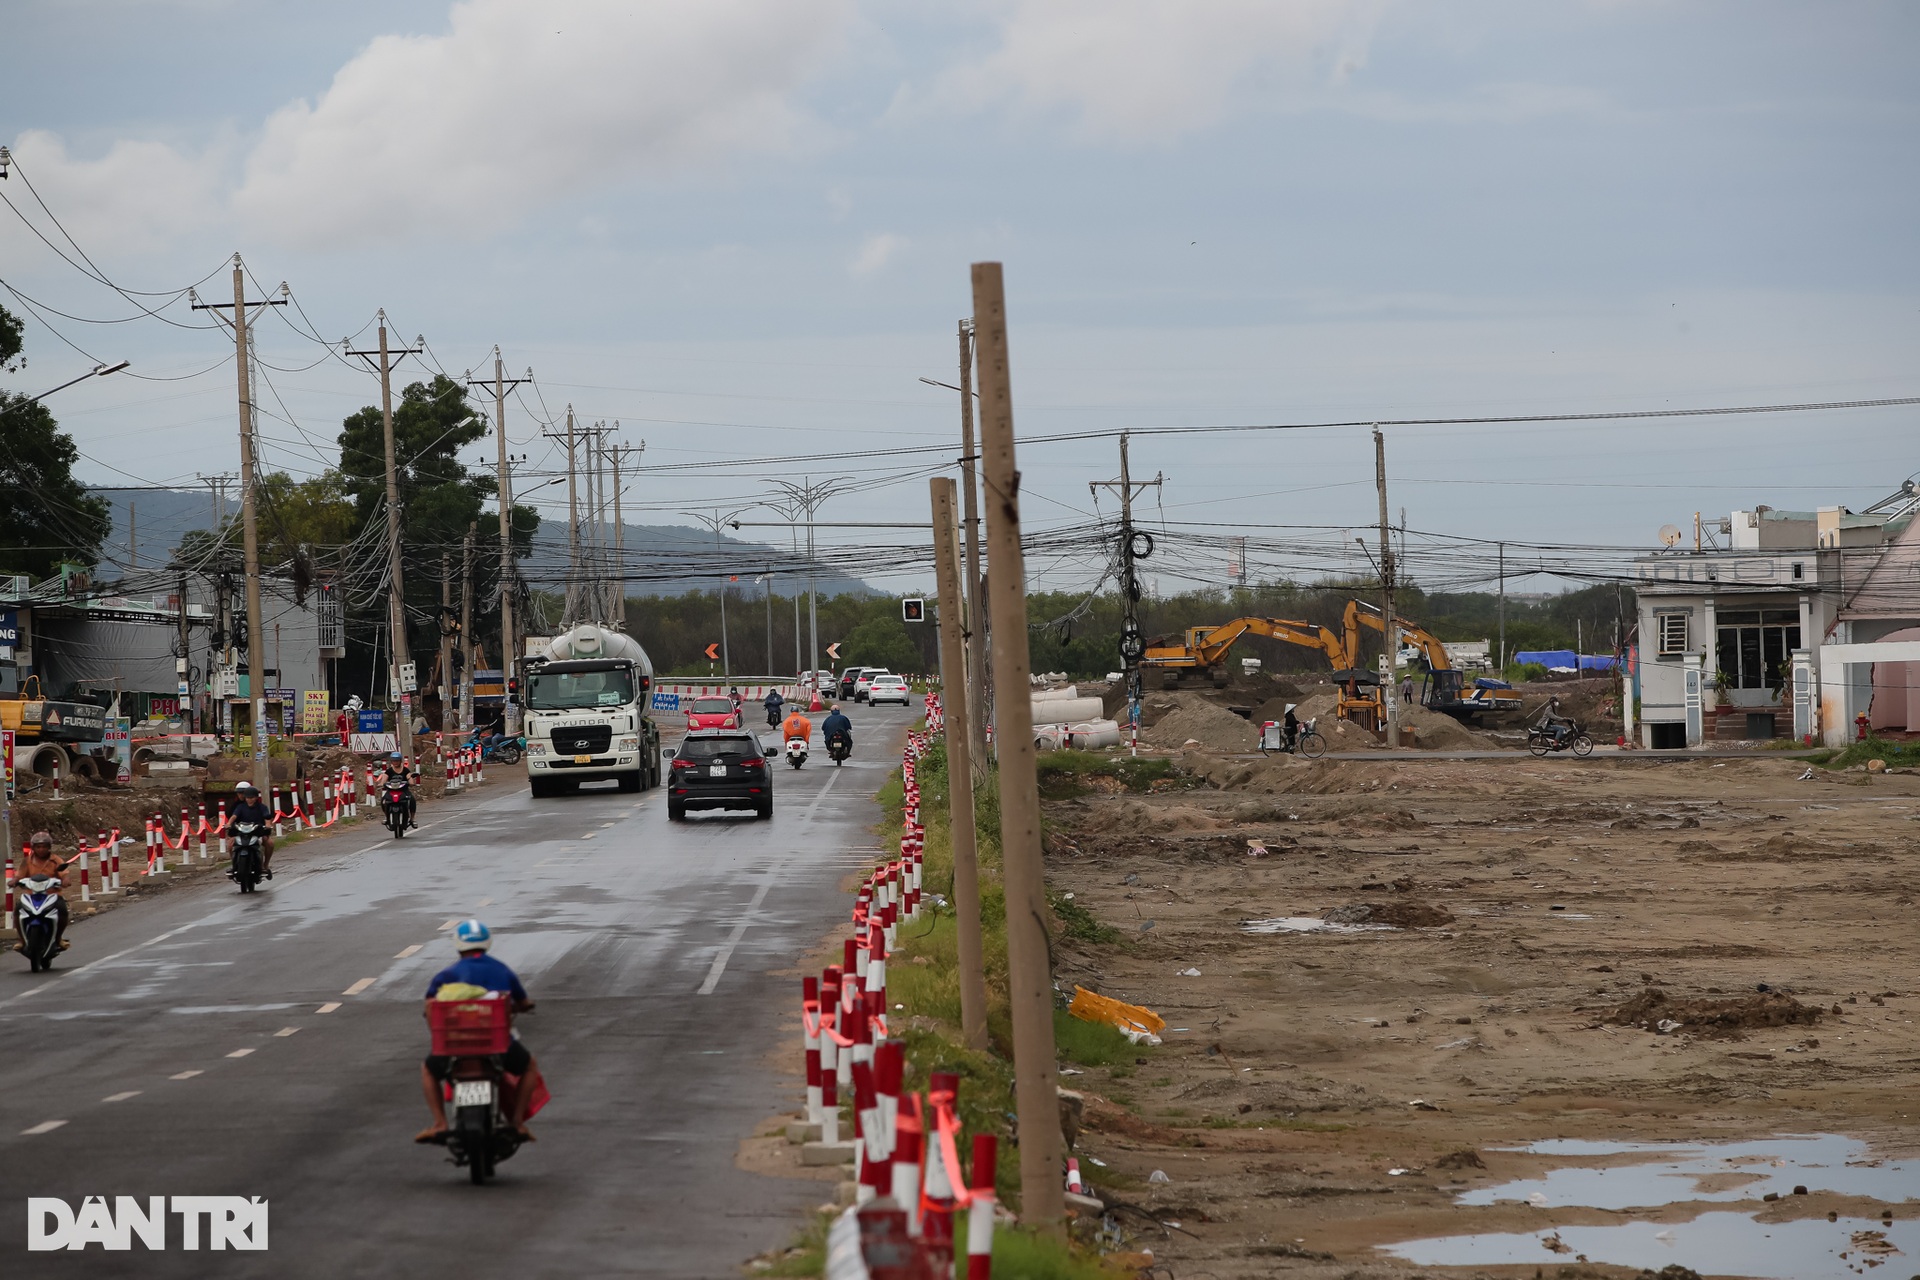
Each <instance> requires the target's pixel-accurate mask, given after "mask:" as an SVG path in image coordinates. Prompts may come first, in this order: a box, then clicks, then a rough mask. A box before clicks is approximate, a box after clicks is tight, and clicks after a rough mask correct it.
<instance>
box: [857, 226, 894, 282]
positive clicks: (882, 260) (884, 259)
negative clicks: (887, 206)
mask: <svg viewBox="0 0 1920 1280" xmlns="http://www.w3.org/2000/svg"><path fill="white" fill-rule="evenodd" d="M906 247H907V239H906V237H905V236H897V235H894V234H893V233H892V232H891V231H882V232H881V233H880V234H878V235H872V236H868V237H867V239H866V243H864V244H862V245H861V246H860V252H858V253H856V254H854V255H853V262H852V263H851V264H850V265H849V266H848V268H847V269H848V270H849V271H851V272H853V274H854V275H856V276H870V275H872V274H873V273H874V272H876V271H878V270H880V268H882V267H884V266H886V265H887V264H888V263H889V262H891V261H893V255H894V254H896V253H898V252H900V250H902V249H904V248H906Z"/></svg>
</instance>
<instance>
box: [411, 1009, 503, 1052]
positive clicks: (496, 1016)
mask: <svg viewBox="0 0 1920 1280" xmlns="http://www.w3.org/2000/svg"><path fill="white" fill-rule="evenodd" d="M511 1016H512V1010H510V1009H509V1008H508V1007H507V1001H506V1000H504V999H501V1000H433V1001H429V1002H428V1004H427V1025H428V1026H429V1027H430V1028H432V1030H433V1052H434V1053H435V1054H436V1055H440V1056H444V1057H451V1058H474V1057H481V1056H484V1055H486V1054H492V1053H505V1052H506V1051H507V1046H508V1045H510V1044H511V1043H512V1042H513V1036H512V1034H511V1033H510V1032H509V1030H508V1025H509V1019H510V1017H511Z"/></svg>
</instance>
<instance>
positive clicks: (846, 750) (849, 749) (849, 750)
mask: <svg viewBox="0 0 1920 1280" xmlns="http://www.w3.org/2000/svg"><path fill="white" fill-rule="evenodd" d="M852 754H853V739H852V738H849V737H848V736H847V735H846V734H844V733H836V734H834V735H833V736H832V737H830V738H828V739H827V757H828V758H829V759H830V760H832V761H833V765H834V768H836V769H837V768H839V767H840V762H841V761H843V760H845V759H846V758H847V757H848V756H850V755H852Z"/></svg>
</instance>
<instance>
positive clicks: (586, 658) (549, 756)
mask: <svg viewBox="0 0 1920 1280" xmlns="http://www.w3.org/2000/svg"><path fill="white" fill-rule="evenodd" d="M548 655H549V656H548V657H547V659H546V660H545V661H544V662H540V661H535V662H532V663H530V664H529V666H528V668H527V674H526V677H525V679H524V680H523V681H522V682H521V687H522V695H521V696H522V698H523V699H524V701H525V711H526V717H525V728H526V737H527V750H526V757H525V761H526V766H527V782H528V785H529V787H530V788H531V789H532V791H533V794H534V795H536V796H554V795H563V794H567V793H570V792H574V791H578V790H579V789H580V784H581V783H583V782H597V781H603V780H605V779H608V778H612V779H614V780H615V781H617V782H618V783H619V784H620V789H621V790H622V791H642V790H645V789H646V788H648V787H655V786H658V785H660V728H659V726H658V725H657V724H655V723H654V720H653V716H652V713H651V709H650V707H651V700H652V697H653V663H652V662H651V661H650V660H649V659H648V658H647V653H646V650H644V649H642V648H641V647H640V645H639V642H638V641H636V640H634V639H633V637H632V636H629V635H625V634H624V633H621V632H618V631H611V630H608V629H607V628H604V627H599V626H595V625H592V624H583V625H581V626H577V627H575V628H573V629H572V630H570V631H568V632H566V633H565V634H563V635H560V636H556V637H554V639H553V641H552V642H551V643H550V644H549V646H548Z"/></svg>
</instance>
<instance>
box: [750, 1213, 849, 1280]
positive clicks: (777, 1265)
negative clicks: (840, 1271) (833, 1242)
mask: <svg viewBox="0 0 1920 1280" xmlns="http://www.w3.org/2000/svg"><path fill="white" fill-rule="evenodd" d="M832 1225H833V1216H832V1215H831V1214H825V1213H811V1214H808V1215H807V1224H806V1226H804V1227H802V1228H801V1229H800V1237H799V1239H797V1240H795V1241H794V1242H793V1244H791V1245H790V1246H788V1248H787V1251H786V1252H785V1253H783V1254H781V1255H779V1256H778V1257H776V1258H773V1259H771V1261H772V1264H773V1265H772V1266H769V1267H766V1268H764V1269H762V1268H760V1267H758V1266H756V1267H755V1268H754V1269H753V1272H752V1274H754V1275H756V1276H781V1277H802V1276H817V1275H821V1274H823V1273H824V1272H825V1271H826V1269H827V1228H829V1227H831V1226H832Z"/></svg>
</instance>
